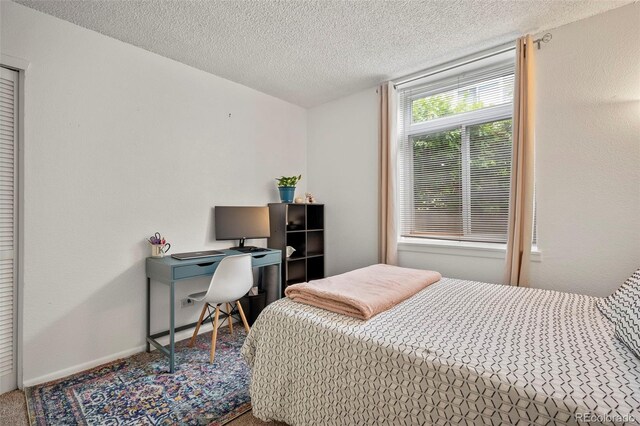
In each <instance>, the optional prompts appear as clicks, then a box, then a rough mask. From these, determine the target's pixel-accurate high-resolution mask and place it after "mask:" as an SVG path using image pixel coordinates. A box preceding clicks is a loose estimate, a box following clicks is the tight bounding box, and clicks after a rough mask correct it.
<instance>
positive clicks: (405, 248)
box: [398, 237, 542, 262]
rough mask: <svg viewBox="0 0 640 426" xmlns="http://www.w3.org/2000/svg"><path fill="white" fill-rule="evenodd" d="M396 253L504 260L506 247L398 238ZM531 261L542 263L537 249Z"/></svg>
mask: <svg viewBox="0 0 640 426" xmlns="http://www.w3.org/2000/svg"><path fill="white" fill-rule="evenodd" d="M398 251H400V252H414V253H433V254H445V255H451V256H467V257H484V258H489V259H504V257H505V255H506V252H507V245H506V244H498V243H479V242H470V241H446V240H432V239H428V238H409V237H400V239H399V240H398ZM531 261H532V262H542V252H541V251H540V250H538V248H537V247H534V248H533V249H532V250H531Z"/></svg>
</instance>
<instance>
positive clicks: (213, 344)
mask: <svg viewBox="0 0 640 426" xmlns="http://www.w3.org/2000/svg"><path fill="white" fill-rule="evenodd" d="M219 314H220V306H219V305H216V313H215V314H214V315H213V332H212V333H211V355H210V356H209V362H211V363H212V364H213V360H214V358H215V357H216V338H217V337H218V315H219Z"/></svg>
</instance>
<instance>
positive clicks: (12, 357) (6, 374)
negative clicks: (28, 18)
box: [0, 68, 18, 393]
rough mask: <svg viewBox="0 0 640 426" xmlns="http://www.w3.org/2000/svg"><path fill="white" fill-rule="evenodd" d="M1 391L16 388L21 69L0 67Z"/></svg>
mask: <svg viewBox="0 0 640 426" xmlns="http://www.w3.org/2000/svg"><path fill="white" fill-rule="evenodd" d="M0 71H2V74H1V75H0V393H3V392H7V391H10V390H12V389H15V388H16V342H17V339H16V337H17V336H16V334H17V333H16V307H17V300H16V297H17V291H16V290H17V286H16V242H17V235H16V234H17V232H16V231H17V228H16V200H17V197H16V190H17V186H16V152H17V149H16V147H17V137H18V135H17V106H18V73H17V72H15V71H11V70H8V69H6V68H0Z"/></svg>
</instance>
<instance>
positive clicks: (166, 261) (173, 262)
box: [147, 249, 281, 267]
mask: <svg viewBox="0 0 640 426" xmlns="http://www.w3.org/2000/svg"><path fill="white" fill-rule="evenodd" d="M205 250H218V251H221V252H223V253H224V254H218V255H215V256H209V257H200V258H198V259H189V260H178V259H174V258H173V257H171V255H170V254H167V255H165V256H164V257H147V262H153V263H156V264H160V265H164V266H169V267H174V266H187V265H197V264H200V263H207V262H213V261H215V260H220V259H222V258H223V257H225V256H231V255H235V254H250V255H251V256H253V257H262V256H264V255H267V254H272V253H278V254H280V253H281V251H280V250H276V249H267V250H266V251H256V252H252V253H242V252H240V251H237V250H219V249H205Z"/></svg>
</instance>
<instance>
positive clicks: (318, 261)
mask: <svg viewBox="0 0 640 426" xmlns="http://www.w3.org/2000/svg"><path fill="white" fill-rule="evenodd" d="M269 222H270V226H271V237H269V239H268V240H267V245H268V246H269V248H274V249H278V250H281V251H282V266H283V267H282V277H280V279H281V280H282V290H283V291H284V290H285V288H286V287H287V286H288V285H291V284H298V283H302V282H306V281H311V280H317V279H319V278H324V204H295V203H272V204H269ZM287 246H291V247H293V248H294V249H295V251H294V252H293V254H292V255H291V256H290V257H288V258H287ZM283 296H284V294H283Z"/></svg>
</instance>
